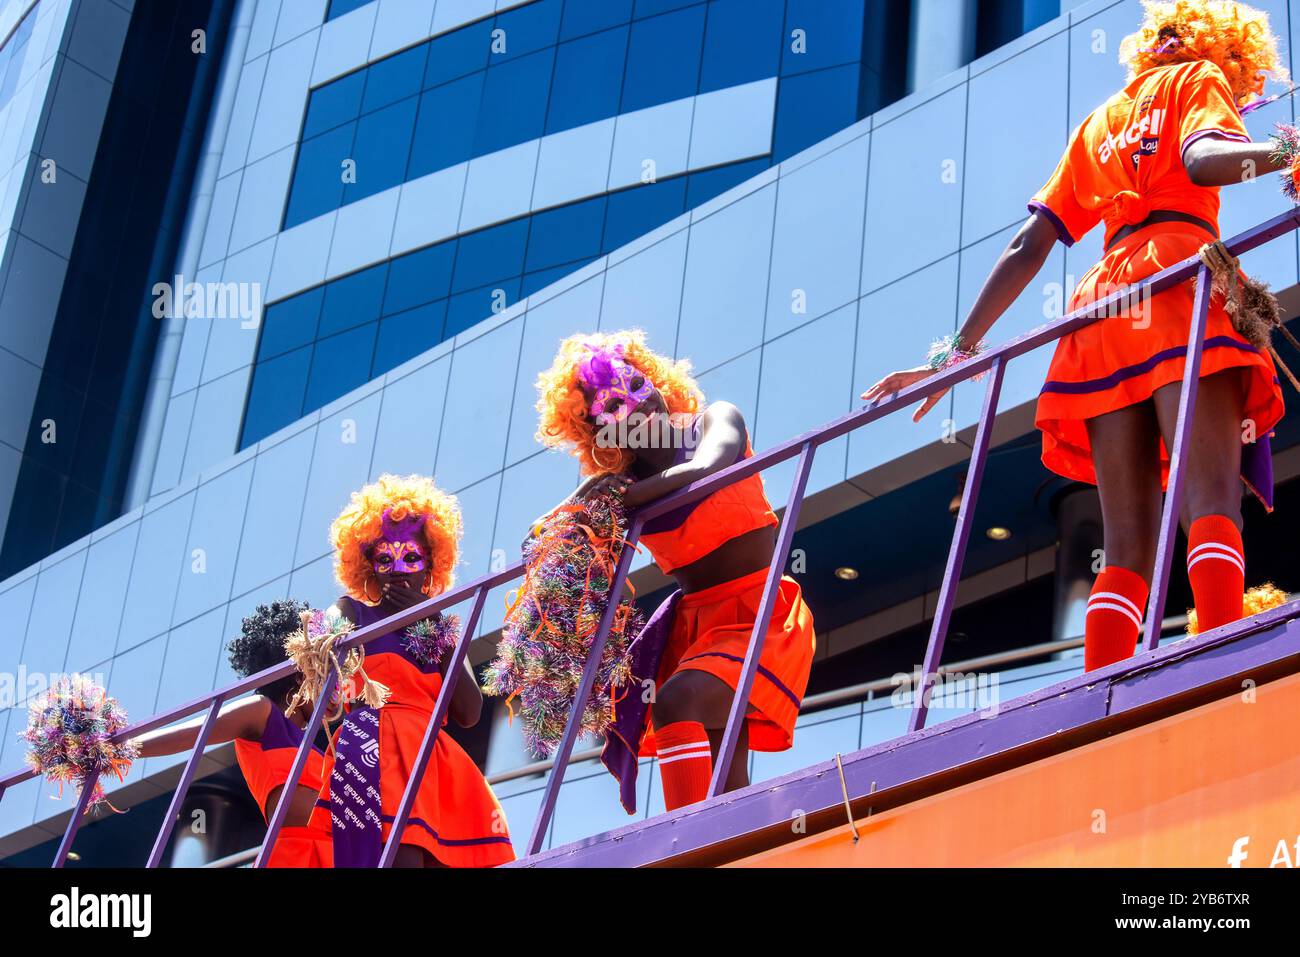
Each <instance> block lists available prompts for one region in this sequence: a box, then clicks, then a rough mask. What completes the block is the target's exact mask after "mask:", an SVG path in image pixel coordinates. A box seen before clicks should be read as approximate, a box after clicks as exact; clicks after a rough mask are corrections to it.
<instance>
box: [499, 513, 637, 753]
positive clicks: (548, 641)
mask: <svg viewBox="0 0 1300 957" xmlns="http://www.w3.org/2000/svg"><path fill="white" fill-rule="evenodd" d="M626 534H627V510H626V509H625V507H624V505H623V494H622V492H621V491H618V490H605V491H600V492H596V493H594V494H592V495H591V496H589V497H587V498H585V499H583V500H580V501H575V502H570V503H568V504H566V505H564V506H561V507H560V508H558V509H556V510H555V511H554V512H553V513H552V514H551V515H550V516H549V517H548V518H547V519H546V520H545V521H544V522H543V523H542V525H541V527H540V529H539V531H538V534H537V535H536V536H535V537H534V538H533V539H531V540H530V541H529V543H528V544H527V545H526V546H525V548H524V561H525V565H526V571H525V573H524V581H523V584H522V585H521V586H520V588H519V591H518V592H517V593H516V595H515V597H514V599H513V601H512V603H511V604H510V606H509V609H508V611H507V612H506V619H505V625H504V627H503V629H502V636H501V641H500V643H499V644H498V645H497V657H496V660H494V661H493V662H492V663H491V664H490V665H488V667H487V670H486V672H485V674H484V678H483V690H484V692H485V693H487V694H489V695H504V696H506V705H507V707H508V708H509V709H510V713H511V716H512V717H513V715H514V714H515V708H514V706H513V705H512V702H514V701H515V700H516V699H518V704H519V713H520V715H521V716H522V720H523V731H524V740H525V744H526V745H527V747H528V749H529V751H530V752H531V753H532V754H533V755H534V756H535V757H539V758H541V757H547V756H550V755H551V754H554V752H555V749H556V748H557V747H558V746H559V743H560V740H561V738H563V736H564V728H565V725H566V724H567V722H568V719H569V713H570V711H571V710H572V709H573V704H574V699H575V697H576V694H577V689H578V684H579V683H580V682H581V680H582V672H583V669H584V668H585V667H586V664H587V658H588V653H589V651H590V648H591V643H592V639H593V638H594V637H595V633H596V629H597V628H598V627H599V625H600V620H601V616H602V615H603V614H604V613H605V609H606V608H607V607H608V605H609V590H610V587H611V585H612V582H613V577H614V571H615V568H616V567H617V565H618V560H619V556H620V554H621V553H622V551H623V548H624V546H625V536H626ZM629 587H630V586H629ZM643 624H644V622H643V619H642V615H641V613H640V612H639V610H638V609H637V607H636V605H635V604H633V603H632V601H630V600H629V599H627V598H624V599H623V600H621V601H620V602H619V606H618V609H617V611H616V612H615V614H614V619H613V624H612V626H611V628H610V633H609V637H608V639H607V640H606V642H605V649H604V652H603V654H602V655H601V661H600V667H599V670H598V671H597V673H596V681H595V685H594V687H593V689H592V692H591V696H590V698H589V700H588V702H587V707H586V709H585V710H584V711H583V715H582V723H581V733H582V734H583V735H599V734H603V733H604V732H605V730H606V729H607V728H608V727H609V725H610V723H611V721H612V720H613V717H614V709H615V707H616V706H617V700H618V698H619V697H621V696H622V695H623V694H626V693H627V692H626V685H627V684H628V682H629V679H630V678H631V667H630V657H629V646H630V644H631V642H632V640H633V639H634V638H635V636H636V635H637V634H639V633H640V631H641V628H642V626H643Z"/></svg>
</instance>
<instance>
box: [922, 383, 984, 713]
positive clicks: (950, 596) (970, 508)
mask: <svg viewBox="0 0 1300 957" xmlns="http://www.w3.org/2000/svg"><path fill="white" fill-rule="evenodd" d="M1006 368H1007V367H1006V363H1005V362H1004V361H1003V360H1002V359H995V360H994V362H993V366H992V368H991V369H990V370H989V382H988V385H987V386H985V388H984V408H983V410H982V411H981V412H980V424H979V428H978V429H977V430H976V432H975V446H974V447H973V448H972V449H971V456H970V467H969V468H968V469H967V471H966V483H965V486H964V487H963V488H962V492H961V508H960V510H959V511H958V512H957V527H956V528H955V529H954V530H953V533H952V542H951V544H950V545H949V546H948V564H947V566H946V567H945V568H944V570H943V586H942V587H941V588H940V589H939V604H938V605H937V606H935V610H934V620H933V621H932V622H931V623H930V640H929V642H928V643H927V644H926V647H925V663H924V664H923V665H922V666H921V682H920V685H921V686H920V687H919V688H913V689H912V694H913V695H914V696H915V699H914V700H915V702H916V706H915V707H914V708H913V709H912V714H911V717H910V718H908V726H907V730H908V731H909V732H910V731H919V730H920V729H921V728H923V727H925V718H926V713H927V712H928V711H929V709H930V690H931V688H933V687H934V683H935V681H936V680H937V679H938V674H939V662H940V661H941V660H942V659H943V646H944V642H945V640H946V639H947V637H948V625H949V623H950V622H951V621H952V610H953V606H954V605H956V603H957V585H958V583H959V582H960V581H961V569H962V565H963V564H964V563H965V559H966V545H967V544H968V543H969V542H970V530H971V525H972V524H973V522H974V520H975V503H976V502H977V501H978V500H979V494H980V485H981V483H982V482H983V481H984V465H985V464H986V463H987V462H988V458H989V444H990V442H991V440H992V435H993V420H994V418H995V417H996V416H997V414H998V397H999V396H1000V395H1001V394H1002V378H1003V373H1005V372H1006Z"/></svg>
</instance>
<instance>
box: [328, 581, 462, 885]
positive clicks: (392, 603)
mask: <svg viewBox="0 0 1300 957" xmlns="http://www.w3.org/2000/svg"><path fill="white" fill-rule="evenodd" d="M426 576H427V573H426V572H424V571H419V572H408V573H405V574H402V573H398V572H380V571H378V570H376V572H375V577H376V578H377V579H378V580H379V587H380V600H379V604H378V606H377V608H378V609H379V611H380V612H382V613H383V615H384V616H385V617H388V616H390V615H396V614H397V613H398V612H402V611H405V610H406V609H408V608H413V607H415V606H416V605H418V604H420V603H421V602H424V601H428V599H429V597H430V596H428V595H426V594H425V593H424V591H423V590H422V589H423V588H424V585H425V578H426ZM334 607H335V609H337V611H338V612H339V614H341V615H343V617H345V618H347V619H348V620H349V621H357V620H358V619H357V612H356V603H355V602H354V601H353V600H352V598H351V597H349V596H347V595H343V596H342V597H340V598H339V600H338V601H337V602H335V603H334ZM448 661H449V659H447V658H444V659H443V660H442V661H441V662H440V663H439V665H438V670H439V672H440V673H441V674H442V675H443V678H444V680H445V679H446V675H447V664H448ZM461 667H462V670H461V676H460V679H459V680H458V681H457V682H456V687H455V688H453V689H452V692H451V704H450V705H449V706H448V715H449V716H450V718H451V720H453V721H455V722H456V723H457V724H458V725H460V726H461V727H462V728H472V727H474V725H476V724H478V720H479V718H480V716H481V715H482V713H483V693H482V692H481V691H480V690H479V687H478V681H477V679H476V678H475V677H474V671H473V669H472V668H471V667H470V664H469V659H468V658H467V659H466V660H465V661H463V662H462V663H461ZM393 866H394V867H444V866H446V865H444V864H443V863H442V862H441V861H439V860H438V859H437V858H435V857H434V856H433V855H432V854H430V853H429V852H428V851H426V850H425V849H424V848H422V847H417V846H416V845H414V844H400V845H398V848H397V856H396V857H395V858H394V859H393Z"/></svg>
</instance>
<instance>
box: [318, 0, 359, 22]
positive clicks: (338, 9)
mask: <svg viewBox="0 0 1300 957" xmlns="http://www.w3.org/2000/svg"><path fill="white" fill-rule="evenodd" d="M369 2H370V0H330V10H329V13H327V14H326V15H325V19H326V20H333V19H334V18H335V17H341V16H343V14H345V13H351V12H352V11H353V10H355V9H357V8H358V7H364V6H365V5H366V4H367V3H369Z"/></svg>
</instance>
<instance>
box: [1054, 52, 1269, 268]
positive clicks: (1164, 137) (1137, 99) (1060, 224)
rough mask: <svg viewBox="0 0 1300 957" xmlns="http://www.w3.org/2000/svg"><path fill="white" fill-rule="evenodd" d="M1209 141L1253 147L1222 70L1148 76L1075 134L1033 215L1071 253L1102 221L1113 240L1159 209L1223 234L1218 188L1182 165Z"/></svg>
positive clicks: (1194, 66) (1194, 68)
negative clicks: (1186, 154)
mask: <svg viewBox="0 0 1300 957" xmlns="http://www.w3.org/2000/svg"><path fill="white" fill-rule="evenodd" d="M1203 136H1216V137H1220V138H1223V139H1228V140H1236V141H1238V142H1245V143H1249V142H1250V134H1249V133H1247V132H1246V126H1245V124H1244V123H1243V122H1242V119H1241V112H1240V111H1239V110H1238V108H1237V104H1236V103H1235V102H1234V100H1233V95H1232V88H1231V87H1230V86H1229V85H1228V81H1227V78H1226V77H1224V75H1223V71H1222V70H1220V69H1219V68H1218V67H1217V66H1215V65H1214V64H1213V63H1210V62H1209V61H1207V60H1197V61H1194V62H1191V63H1179V64H1175V65H1172V66H1161V67H1154V68H1152V69H1150V70H1146V71H1144V72H1143V73H1141V74H1139V75H1138V76H1137V77H1135V78H1134V79H1133V80H1132V81H1131V82H1130V83H1129V84H1128V86H1126V87H1125V88H1124V89H1123V90H1121V91H1120V92H1119V93H1117V94H1115V95H1114V96H1112V97H1111V98H1110V99H1109V100H1107V101H1106V102H1105V103H1104V104H1102V106H1100V107H1099V108H1098V109H1096V110H1094V111H1093V112H1092V114H1091V115H1089V116H1088V118H1087V119H1086V120H1084V121H1083V123H1082V124H1080V126H1079V128H1078V129H1077V130H1075V131H1074V134H1073V135H1072V136H1071V137H1070V144H1069V146H1068V147H1067V148H1066V151H1065V155H1064V156H1062V157H1061V162H1060V163H1059V164H1058V165H1057V167H1056V171H1055V172H1054V173H1053V174H1052V178H1051V179H1050V180H1049V181H1048V183H1047V185H1046V186H1044V187H1043V188H1042V189H1041V190H1039V191H1038V193H1037V194H1036V195H1035V196H1034V198H1033V199H1032V200H1031V201H1030V203H1029V208H1030V210H1037V211H1039V212H1042V213H1043V214H1044V215H1046V216H1047V218H1048V219H1049V220H1051V222H1052V224H1053V225H1054V226H1055V227H1056V231H1057V233H1058V235H1059V236H1060V238H1061V241H1062V242H1063V243H1065V245H1067V246H1069V245H1071V244H1073V243H1074V241H1075V240H1078V239H1082V238H1083V236H1084V234H1085V233H1087V232H1089V231H1090V230H1091V229H1092V228H1093V227H1094V226H1096V225H1097V223H1099V222H1101V221H1102V220H1105V221H1106V238H1107V240H1109V239H1110V237H1111V236H1112V235H1113V234H1114V233H1115V232H1116V231H1117V230H1118V229H1119V228H1120V227H1122V226H1124V225H1128V224H1137V223H1141V222H1143V221H1144V220H1145V219H1146V218H1147V216H1149V215H1150V214H1151V212H1152V211H1153V210H1157V209H1174V210H1178V211H1179V212H1183V213H1188V214H1190V215H1193V216H1196V217H1198V218H1200V219H1203V220H1205V221H1206V222H1207V223H1210V224H1211V225H1214V226H1216V227H1217V225H1218V220H1219V189H1218V187H1214V186H1197V185H1196V184H1195V183H1193V182H1192V181H1191V178H1190V177H1189V176H1188V175H1187V170H1186V169H1185V168H1184V166H1183V151H1184V150H1186V149H1187V147H1188V146H1190V145H1191V144H1192V143H1194V142H1195V141H1196V140H1198V139H1200V138H1201V137H1203Z"/></svg>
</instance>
